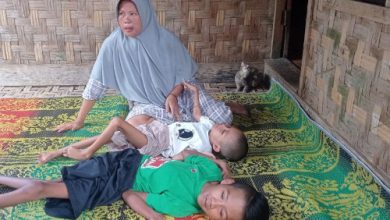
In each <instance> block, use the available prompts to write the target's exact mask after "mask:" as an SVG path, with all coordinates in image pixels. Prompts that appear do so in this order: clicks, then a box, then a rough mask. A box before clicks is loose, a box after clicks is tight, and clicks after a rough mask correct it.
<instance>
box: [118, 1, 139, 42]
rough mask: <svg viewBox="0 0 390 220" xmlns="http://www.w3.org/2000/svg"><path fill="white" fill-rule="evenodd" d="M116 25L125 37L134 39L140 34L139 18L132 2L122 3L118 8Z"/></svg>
mask: <svg viewBox="0 0 390 220" xmlns="http://www.w3.org/2000/svg"><path fill="white" fill-rule="evenodd" d="M118 24H119V27H120V28H121V30H122V31H123V33H124V34H126V36H129V37H135V36H137V35H138V34H140V33H141V31H142V23H141V17H140V16H139V14H138V11H137V8H136V7H135V5H134V4H133V3H132V2H123V3H122V5H121V6H120V9H119V14H118Z"/></svg>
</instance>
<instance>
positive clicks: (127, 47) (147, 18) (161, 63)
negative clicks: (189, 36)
mask: <svg viewBox="0 0 390 220" xmlns="http://www.w3.org/2000/svg"><path fill="white" fill-rule="evenodd" d="M133 3H135V5H136V7H137V9H138V13H139V15H140V17H141V21H142V32H141V33H140V34H139V35H138V36H136V37H135V38H132V37H127V36H126V35H125V34H124V33H123V32H122V31H121V29H120V28H119V27H118V28H116V29H115V30H114V31H113V32H112V33H111V34H110V36H108V37H107V38H106V39H105V40H104V42H103V44H102V47H101V49H100V52H99V55H98V57H97V59H96V62H95V64H94V66H93V68H92V72H91V78H92V79H95V80H97V81H99V82H101V83H102V84H103V85H105V86H107V87H110V88H114V89H116V90H118V91H120V93H121V94H122V95H123V96H125V97H126V98H127V99H128V100H132V101H137V102H141V103H151V104H155V105H157V106H160V107H162V106H163V105H164V102H165V98H166V96H167V95H168V94H169V92H170V91H171V90H172V89H173V87H174V86H175V85H176V84H178V83H180V82H182V81H183V80H189V79H191V78H192V77H193V75H194V74H195V73H196V71H197V70H198V67H197V65H196V63H195V62H194V60H193V59H192V58H191V56H190V55H189V53H188V51H187V49H186V48H185V47H184V45H183V44H182V42H181V41H180V40H179V39H178V38H177V37H176V36H175V35H174V34H173V33H171V32H170V31H168V30H166V29H165V28H163V27H161V26H160V25H159V24H158V23H157V20H156V16H155V13H154V10H153V8H152V5H151V4H150V0H133Z"/></svg>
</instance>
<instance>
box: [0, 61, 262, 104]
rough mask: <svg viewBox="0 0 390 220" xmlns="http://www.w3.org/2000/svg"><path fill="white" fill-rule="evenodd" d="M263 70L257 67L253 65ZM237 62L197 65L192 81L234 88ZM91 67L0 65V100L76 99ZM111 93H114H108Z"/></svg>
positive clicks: (210, 88)
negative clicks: (34, 98) (195, 79)
mask: <svg viewBox="0 0 390 220" xmlns="http://www.w3.org/2000/svg"><path fill="white" fill-rule="evenodd" d="M253 65H254V66H256V67H258V68H259V69H261V70H262V69H263V66H262V65H261V64H253ZM239 66H240V63H233V64H199V71H198V74H197V75H196V78H197V79H198V80H199V81H200V82H202V83H204V84H205V87H206V89H208V91H210V92H220V91H230V90H234V89H235V84H234V75H235V73H236V72H237V70H238V69H239ZM90 69H91V65H59V64H46V65H16V64H1V65H0V97H1V98H31V97H40V98H42V97H63V96H80V95H81V93H82V91H83V90H84V86H85V84H86V83H87V82H88V79H89V74H90ZM110 92H114V91H110Z"/></svg>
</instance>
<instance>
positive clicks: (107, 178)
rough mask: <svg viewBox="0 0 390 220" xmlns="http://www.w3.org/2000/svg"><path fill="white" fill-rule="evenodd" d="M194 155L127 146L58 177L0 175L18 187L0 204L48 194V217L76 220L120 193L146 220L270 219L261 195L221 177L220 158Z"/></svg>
mask: <svg viewBox="0 0 390 220" xmlns="http://www.w3.org/2000/svg"><path fill="white" fill-rule="evenodd" d="M196 154H197V152H196V151H182V152H181V153H180V154H178V155H176V156H175V157H174V158H173V159H170V158H164V157H161V156H157V157H151V156H147V155H141V154H140V153H139V152H138V151H136V150H134V149H126V150H123V151H119V152H110V153H106V154H104V155H101V156H97V157H93V158H91V159H90V160H86V161H81V162H79V163H78V164H76V165H74V166H70V167H64V168H63V169H62V170H61V173H62V180H59V181H43V180H33V179H22V178H16V177H6V176H0V184H2V185H7V186H9V187H13V188H16V190H14V191H11V192H8V193H5V194H0V208H4V207H8V206H14V205H17V204H19V203H23V202H27V201H33V200H38V199H43V198H49V199H47V202H46V205H45V211H46V213H47V214H48V215H51V216H55V217H60V218H77V217H78V216H79V215H80V214H81V213H82V212H83V211H84V210H87V209H92V208H94V207H96V206H101V205H109V204H111V203H113V202H115V201H117V200H119V199H120V198H121V197H122V198H123V200H124V201H125V202H126V203H127V204H128V205H129V207H130V208H132V209H133V210H134V211H136V212H137V213H139V214H140V215H142V216H144V217H145V218H146V219H164V216H163V215H170V216H174V217H185V216H189V215H192V214H196V213H202V212H204V213H205V214H206V215H208V216H209V217H210V218H211V219H235V220H239V219H268V216H269V207H268V203H267V200H266V198H265V197H264V196H263V195H262V194H261V193H258V192H256V191H255V190H254V189H253V188H251V187H250V186H248V185H245V184H237V183H233V182H234V180H232V179H223V174H222V172H221V169H220V167H219V164H220V162H219V160H215V159H211V158H207V157H204V156H200V155H196Z"/></svg>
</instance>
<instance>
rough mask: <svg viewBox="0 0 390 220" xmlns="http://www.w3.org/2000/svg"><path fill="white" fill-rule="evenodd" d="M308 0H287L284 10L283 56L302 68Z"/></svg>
mask: <svg viewBox="0 0 390 220" xmlns="http://www.w3.org/2000/svg"><path fill="white" fill-rule="evenodd" d="M307 2H308V0H287V2H286V6H285V9H284V12H283V16H284V24H283V26H284V30H283V47H282V48H283V49H282V57H285V58H287V59H288V60H289V61H290V62H292V63H293V64H294V65H295V66H297V67H298V68H299V69H301V65H302V55H303V42H304V39H305V27H306V11H307Z"/></svg>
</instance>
